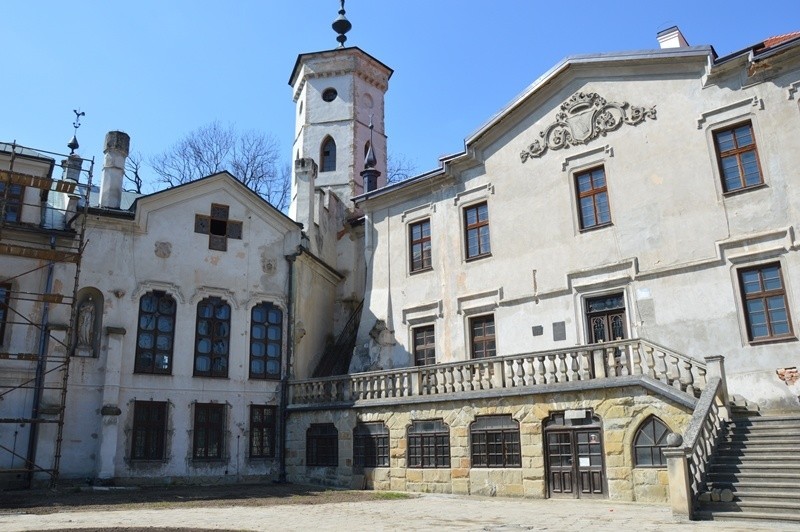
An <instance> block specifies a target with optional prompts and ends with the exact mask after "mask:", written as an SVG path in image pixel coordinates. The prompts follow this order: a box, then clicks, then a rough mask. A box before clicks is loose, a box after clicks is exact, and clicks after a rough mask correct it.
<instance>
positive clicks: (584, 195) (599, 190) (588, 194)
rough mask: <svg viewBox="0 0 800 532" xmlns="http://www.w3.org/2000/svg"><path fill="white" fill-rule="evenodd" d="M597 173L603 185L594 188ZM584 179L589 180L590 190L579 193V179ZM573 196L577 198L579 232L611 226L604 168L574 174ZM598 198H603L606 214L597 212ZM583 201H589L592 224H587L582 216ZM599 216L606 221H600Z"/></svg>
mask: <svg viewBox="0 0 800 532" xmlns="http://www.w3.org/2000/svg"><path fill="white" fill-rule="evenodd" d="M598 172H600V173H602V178H603V185H602V186H597V187H596V186H595V175H599V174H598ZM584 177H588V178H589V184H590V188H589V189H588V190H584V191H581V179H582V178H584ZM575 195H576V198H577V200H578V201H577V203H578V221H579V223H580V228H581V231H588V230H591V229H599V228H601V227H606V226H609V225H611V224H612V221H611V200H610V198H609V194H608V178H607V176H606V169H605V167H604V166H595V167H594V168H589V169H587V170H582V171H580V172H576V173H575ZM600 198H605V202H606V207H607V212H606V213H604V212H603V211H601V210H599V208H598V204H599V203H600ZM585 199H590V200H591V202H592V216H593V217H594V221H593V222H592V223H588V222H587V219H586V217H585V216H584V212H583V201H584V200H585ZM601 215H605V216H607V217H608V219H603V220H602V221H601V220H600V218H601Z"/></svg>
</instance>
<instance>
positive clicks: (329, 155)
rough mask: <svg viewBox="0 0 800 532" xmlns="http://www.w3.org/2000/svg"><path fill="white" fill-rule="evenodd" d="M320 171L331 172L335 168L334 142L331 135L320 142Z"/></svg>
mask: <svg viewBox="0 0 800 532" xmlns="http://www.w3.org/2000/svg"><path fill="white" fill-rule="evenodd" d="M320 159H321V162H322V164H320V172H333V171H335V170H336V143H335V142H334V141H333V139H332V138H331V137H328V138H327V139H325V142H323V143H322V157H321V158H320Z"/></svg>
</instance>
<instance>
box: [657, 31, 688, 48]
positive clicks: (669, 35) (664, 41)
mask: <svg viewBox="0 0 800 532" xmlns="http://www.w3.org/2000/svg"><path fill="white" fill-rule="evenodd" d="M656 38H657V39H658V45H659V46H660V47H661V48H662V49H664V48H688V47H689V43H687V42H686V39H684V38H683V33H681V30H680V29H679V28H678V26H672V27H671V28H667V29H665V30H662V31H659V32H658V33H657V34H656Z"/></svg>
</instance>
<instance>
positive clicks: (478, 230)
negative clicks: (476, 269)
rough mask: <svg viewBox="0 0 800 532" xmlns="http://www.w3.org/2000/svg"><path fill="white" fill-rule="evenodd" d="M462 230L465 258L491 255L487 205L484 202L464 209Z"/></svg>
mask: <svg viewBox="0 0 800 532" xmlns="http://www.w3.org/2000/svg"><path fill="white" fill-rule="evenodd" d="M464 231H465V233H464V237H465V240H466V251H467V259H474V258H478V257H485V256H488V255H491V253H492V248H491V244H490V242H489V206H488V205H487V204H486V203H485V202H484V203H479V204H478V205H472V206H471V207H467V208H465V209H464Z"/></svg>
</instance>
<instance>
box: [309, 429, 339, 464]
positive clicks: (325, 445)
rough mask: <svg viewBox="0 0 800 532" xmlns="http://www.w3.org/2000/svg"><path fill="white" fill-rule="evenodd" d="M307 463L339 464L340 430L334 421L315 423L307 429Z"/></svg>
mask: <svg viewBox="0 0 800 532" xmlns="http://www.w3.org/2000/svg"><path fill="white" fill-rule="evenodd" d="M306 464H307V465H309V466H322V467H336V466H338V465H339V431H338V430H336V426H335V425H334V424H333V423H315V424H313V425H311V426H310V427H309V428H308V430H307V431H306Z"/></svg>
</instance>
